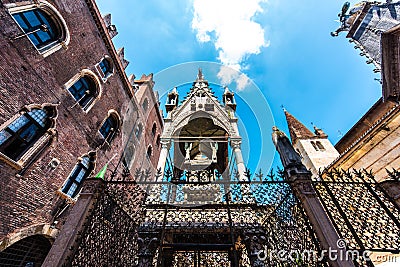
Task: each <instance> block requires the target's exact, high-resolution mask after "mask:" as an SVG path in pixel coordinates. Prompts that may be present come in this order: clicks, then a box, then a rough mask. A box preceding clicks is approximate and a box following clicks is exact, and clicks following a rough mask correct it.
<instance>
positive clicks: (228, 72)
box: [217, 66, 250, 91]
mask: <svg viewBox="0 0 400 267" xmlns="http://www.w3.org/2000/svg"><path fill="white" fill-rule="evenodd" d="M217 77H218V79H219V80H220V82H221V84H223V85H229V84H231V83H232V82H235V83H236V89H237V90H238V91H243V90H244V89H246V87H247V86H248V85H250V79H249V77H247V76H246V74H244V73H240V72H239V71H238V69H235V68H232V67H228V66H221V68H220V69H219V72H218V74H217Z"/></svg>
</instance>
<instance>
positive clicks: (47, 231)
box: [0, 224, 58, 251]
mask: <svg viewBox="0 0 400 267" xmlns="http://www.w3.org/2000/svg"><path fill="white" fill-rule="evenodd" d="M57 234H58V230H57V229H55V228H52V227H51V225H50V224H35V225H30V226H27V227H24V228H21V229H18V232H13V233H10V234H8V235H7V237H5V238H4V239H3V240H2V242H1V243H0V251H4V250H5V249H7V248H8V247H10V246H12V245H13V244H15V243H16V242H18V241H20V240H22V239H24V238H27V237H30V236H33V235H42V236H44V237H46V238H47V239H49V240H50V241H51V243H53V241H54V239H55V238H56V236H57Z"/></svg>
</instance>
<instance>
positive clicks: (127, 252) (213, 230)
mask: <svg viewBox="0 0 400 267" xmlns="http://www.w3.org/2000/svg"><path fill="white" fill-rule="evenodd" d="M322 177H323V179H316V180H314V181H312V184H313V187H314V188H315V189H316V193H317V196H318V199H319V200H320V201H321V203H322V205H323V207H324V209H325V211H326V213H327V214H328V216H329V218H330V219H331V221H332V223H333V224H334V226H335V228H336V230H337V232H338V233H339V236H340V237H341V238H343V239H344V240H346V245H347V248H348V249H349V250H354V251H357V252H359V253H360V255H362V252H364V251H371V252H392V253H397V252H398V251H399V244H400V242H399V241H400V239H399V229H400V224H399V218H400V212H399V207H398V206H397V204H396V203H395V202H394V201H393V199H391V198H390V197H389V196H388V194H387V193H385V191H384V190H383V188H382V187H381V185H380V183H377V182H376V181H375V180H374V179H373V175H372V174H371V173H368V172H365V171H363V172H358V171H354V172H344V171H338V170H336V171H333V172H330V173H327V174H324V175H323V176H322ZM248 178H249V180H248V181H240V182H239V181H229V182H226V181H224V180H216V181H215V182H213V183H204V184H192V185H190V184H189V185H190V186H192V187H188V186H187V185H188V184H185V183H183V182H182V181H181V182H179V183H170V182H168V181H162V182H141V183H140V184H136V182H134V181H109V182H107V183H106V189H105V190H104V192H103V193H101V194H99V196H98V198H97V200H96V202H95V205H94V206H93V208H92V210H91V212H90V214H89V215H88V217H87V220H86V222H85V224H84V227H83V231H82V232H81V233H80V237H79V238H78V240H77V249H76V252H75V254H74V255H73V257H71V258H70V262H71V263H72V265H73V266H91V265H96V266H97V265H107V266H127V265H129V266H174V267H175V266H201V265H199V264H202V262H207V264H208V266H221V265H218V264H225V262H226V264H228V263H229V264H231V266H262V264H264V266H327V258H326V257H321V254H320V253H321V248H320V247H321V246H320V243H319V241H318V239H317V238H316V235H315V233H314V231H313V226H312V225H311V223H310V221H309V219H308V217H307V214H306V213H305V210H304V209H303V207H302V205H301V202H300V200H299V199H297V198H296V197H295V195H294V194H293V192H292V184H291V183H290V182H287V181H285V180H284V177H283V175H282V173H280V174H279V175H274V174H273V173H272V172H271V173H270V174H269V175H267V176H264V175H262V174H261V173H258V174H257V175H256V176H255V177H253V179H251V177H250V175H249V176H248ZM185 186H186V189H188V188H189V189H188V190H193V188H195V189H196V188H197V189H199V188H200V189H201V187H202V186H204V187H205V188H208V189H209V188H214V191H212V194H214V195H213V196H215V198H214V201H209V199H205V200H203V201H201V200H198V199H190V200H188V199H187V197H186V198H185V190H186V189H185ZM190 188H191V189H190ZM197 189H196V190H197ZM215 193H217V194H216V195H215ZM383 229H384V230H383ZM280 251H286V252H291V251H295V252H296V253H297V254H293V255H296V256H295V257H293V255H292V257H286V258H283V259H282V258H281V257H279V254H278V253H279V252H280ZM304 251H311V252H312V253H313V254H312V255H311V256H309V255H308V254H306V255H305V256H304V255H303V254H302V253H303V252H304ZM214 259H218V260H217V262H218V264H217V265H213V264H214V263H213V262H214V261H213V260H214ZM196 260H197V263H196ZM354 262H355V264H356V266H372V264H371V262H367V261H365V260H364V259H363V258H362V257H358V258H357V257H356V258H355V259H354ZM194 264H197V265H194ZM204 266H207V265H204Z"/></svg>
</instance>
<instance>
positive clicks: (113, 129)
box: [99, 114, 119, 143]
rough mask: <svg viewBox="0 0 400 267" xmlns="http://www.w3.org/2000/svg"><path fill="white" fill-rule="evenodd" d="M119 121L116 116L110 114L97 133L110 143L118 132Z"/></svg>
mask: <svg viewBox="0 0 400 267" xmlns="http://www.w3.org/2000/svg"><path fill="white" fill-rule="evenodd" d="M118 124H119V120H118V118H117V117H116V115H113V114H111V115H110V116H108V117H107V119H106V120H105V121H104V123H103V125H102V126H101V127H100V130H99V132H100V133H101V135H102V136H103V137H104V139H105V140H106V141H107V142H108V143H110V142H111V141H112V139H113V138H114V136H115V135H116V133H117V130H118Z"/></svg>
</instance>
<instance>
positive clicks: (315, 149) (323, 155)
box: [285, 110, 339, 176]
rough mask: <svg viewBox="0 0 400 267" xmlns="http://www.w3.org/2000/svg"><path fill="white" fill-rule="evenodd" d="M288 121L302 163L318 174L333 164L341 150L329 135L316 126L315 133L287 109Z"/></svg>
mask: <svg viewBox="0 0 400 267" xmlns="http://www.w3.org/2000/svg"><path fill="white" fill-rule="evenodd" d="M285 116H286V122H287V125H288V128H289V132H290V139H291V141H292V144H293V147H294V148H295V150H296V151H297V153H299V154H300V156H301V160H302V163H303V164H304V165H305V166H306V167H307V169H308V170H310V171H311V173H312V174H313V176H317V175H318V172H319V170H321V171H322V170H323V169H324V168H325V167H327V166H328V165H329V164H331V163H332V162H333V161H334V160H335V159H336V158H337V157H338V156H339V152H338V151H337V150H336V149H335V147H334V146H333V145H332V143H331V142H330V141H329V140H328V136H327V135H326V134H325V133H324V131H322V130H321V129H319V128H317V127H316V126H314V133H313V132H311V131H310V130H309V129H308V128H307V127H306V126H304V125H303V124H302V123H301V122H300V121H298V120H297V119H296V118H295V117H294V116H293V115H292V114H290V113H289V112H287V111H286V110H285Z"/></svg>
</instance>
